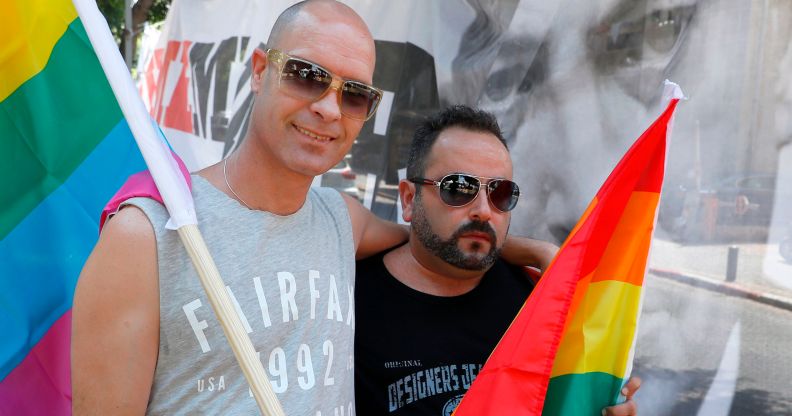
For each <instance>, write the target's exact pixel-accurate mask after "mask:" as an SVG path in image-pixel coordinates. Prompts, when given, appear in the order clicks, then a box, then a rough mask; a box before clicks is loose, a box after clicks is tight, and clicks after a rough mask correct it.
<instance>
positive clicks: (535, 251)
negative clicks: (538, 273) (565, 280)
mask: <svg viewBox="0 0 792 416" xmlns="http://www.w3.org/2000/svg"><path fill="white" fill-rule="evenodd" d="M557 251H558V246H556V245H555V244H553V243H549V242H547V241H541V240H534V239H531V238H527V237H517V236H514V235H511V234H510V235H508V236H507V237H506V242H505V243H504V244H503V251H501V258H503V259H504V260H506V261H507V262H508V263H511V264H513V265H515V266H532V267H536V268H539V269H540V270H542V271H545V270H547V267H548V266H550V262H551V261H553V257H555V254H556V252H557Z"/></svg>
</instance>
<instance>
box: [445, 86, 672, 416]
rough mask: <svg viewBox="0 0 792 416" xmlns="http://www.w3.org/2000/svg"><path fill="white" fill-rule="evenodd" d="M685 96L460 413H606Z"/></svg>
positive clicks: (623, 360) (632, 326)
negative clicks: (673, 125)
mask: <svg viewBox="0 0 792 416" xmlns="http://www.w3.org/2000/svg"><path fill="white" fill-rule="evenodd" d="M678 101H679V100H678V99H674V100H672V101H671V103H670V104H669V105H668V108H667V109H666V110H665V112H664V113H663V114H662V115H661V116H660V117H659V118H658V119H657V121H655V122H654V124H652V126H651V127H650V128H649V129H648V130H647V131H646V132H644V134H643V135H642V136H641V137H640V138H638V140H637V141H636V142H635V144H633V146H632V147H631V148H630V149H629V150H628V151H627V153H626V154H625V155H624V157H623V158H622V160H621V161H620V162H619V164H618V165H617V166H616V168H615V169H614V170H613V172H612V173H611V174H610V176H609V177H608V179H607V180H606V181H605V183H604V184H603V186H602V188H600V190H599V192H597V195H596V197H595V198H594V200H593V201H592V202H591V203H590V204H589V206H588V208H587V209H586V211H585V212H584V214H583V216H582V218H581V219H580V220H579V221H578V223H577V225H576V226H575V228H574V229H573V230H572V232H571V233H570V235H569V238H568V239H567V241H566V242H565V243H564V244H563V246H562V247H561V249H560V250H559V252H558V254H557V255H556V258H555V259H554V260H553V263H552V264H551V265H550V267H549V268H548V270H547V272H546V273H545V275H544V276H543V277H542V279H541V280H540V282H539V285H537V287H536V289H535V290H534V293H533V294H531V296H530V297H529V299H528V301H526V304H525V305H524V306H523V308H522V310H521V311H520V313H519V314H518V316H517V317H516V318H515V320H514V322H513V323H512V325H511V326H510V328H509V330H508V331H507V332H506V334H505V335H504V336H503V338H502V339H501V341H500V343H499V344H498V346H497V347H496V349H495V351H493V353H492V355H491V356H490V358H489V360H488V361H487V363H486V364H485V366H484V368H483V369H482V371H481V372H480V373H479V375H478V377H477V378H476V380H475V382H474V383H473V385H472V386H471V388H470V390H469V391H468V393H467V394H466V395H465V397H464V399H463V400H462V403H460V405H459V407H458V408H457V410H456V412H455V413H454V414H455V415H458V416H459V415H462V416H465V415H501V414H510V415H539V414H544V415H570V416H571V415H575V416H577V415H599V414H601V413H600V412H601V411H602V408H603V407H606V406H610V405H613V404H615V403H616V401H617V398H618V395H619V391H620V390H621V387H622V385H623V383H624V381H625V378H626V377H628V376H629V373H630V370H631V365H632V364H631V363H632V355H633V351H634V345H635V337H636V328H637V320H638V316H639V313H640V306H641V294H642V291H641V289H642V285H643V279H644V275H645V273H646V262H647V257H648V253H649V246H650V243H651V239H652V233H653V230H654V226H655V215H656V212H657V204H658V202H659V198H660V189H661V187H662V184H663V175H664V171H665V153H666V136H667V131H668V125H669V122H670V120H671V118H672V116H673V113H674V110H675V109H676V105H677V102H678Z"/></svg>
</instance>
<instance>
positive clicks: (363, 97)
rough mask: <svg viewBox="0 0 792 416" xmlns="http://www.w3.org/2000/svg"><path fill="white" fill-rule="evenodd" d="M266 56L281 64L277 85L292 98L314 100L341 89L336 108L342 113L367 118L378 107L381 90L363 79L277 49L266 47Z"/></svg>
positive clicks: (356, 118) (359, 118) (353, 117)
mask: <svg viewBox="0 0 792 416" xmlns="http://www.w3.org/2000/svg"><path fill="white" fill-rule="evenodd" d="M267 59H269V60H270V61H272V62H274V63H275V65H277V66H278V67H279V68H280V77H279V78H278V86H279V87H280V89H281V90H282V91H284V92H285V93H287V94H288V95H291V96H293V97H295V98H300V99H303V100H309V101H312V102H313V101H317V100H319V99H320V98H322V97H323V96H324V95H325V94H326V93H327V91H329V90H330V89H331V88H333V89H335V90H336V91H339V92H341V94H337V96H338V108H340V109H341V114H343V115H345V116H347V117H349V118H351V119H355V120H363V121H365V120H368V119H369V118H371V116H372V115H374V112H375V111H377V106H378V105H379V103H380V100H381V99H382V91H381V90H379V89H377V88H375V87H372V86H371V85H366V84H364V83H362V82H358V81H352V80H348V79H339V78H337V77H335V76H334V75H333V74H332V73H331V72H330V71H328V70H326V69H324V68H322V67H321V66H319V65H317V64H315V63H313V62H311V61H306V60H305V59H301V58H296V57H294V56H291V55H288V54H287V53H285V52H282V51H279V50H277V49H267Z"/></svg>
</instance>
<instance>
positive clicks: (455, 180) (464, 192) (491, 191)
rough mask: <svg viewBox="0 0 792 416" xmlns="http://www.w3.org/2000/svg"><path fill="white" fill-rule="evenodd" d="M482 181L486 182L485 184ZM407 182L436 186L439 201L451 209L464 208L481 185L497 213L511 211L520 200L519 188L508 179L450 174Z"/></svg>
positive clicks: (475, 195) (412, 179) (411, 179)
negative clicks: (485, 188)
mask: <svg viewBox="0 0 792 416" xmlns="http://www.w3.org/2000/svg"><path fill="white" fill-rule="evenodd" d="M483 180H487V182H484V181H483ZM409 181H410V182H412V183H414V184H416V185H434V186H436V187H437V189H438V191H439V192H440V199H441V200H442V201H443V202H444V203H445V204H446V205H448V206H452V207H464V206H465V205H467V204H469V203H471V202H473V200H474V199H476V197H477V196H478V193H479V190H480V189H481V186H482V185H485V186H486V187H487V197H488V198H489V201H490V203H491V204H492V206H493V207H495V209H497V210H498V211H501V212H507V211H511V210H512V209H514V207H515V206H516V205H517V200H518V199H519V198H520V188H519V187H518V186H517V184H516V183H514V182H512V181H510V180H508V179H498V178H487V177H484V176H474V175H468V174H465V173H452V174H449V175H446V176H443V177H442V178H440V180H439V181H433V180H431V179H426V178H410V179H409Z"/></svg>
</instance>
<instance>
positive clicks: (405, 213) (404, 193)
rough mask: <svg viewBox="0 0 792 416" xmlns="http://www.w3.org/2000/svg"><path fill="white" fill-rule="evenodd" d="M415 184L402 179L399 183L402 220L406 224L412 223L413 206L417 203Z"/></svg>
mask: <svg viewBox="0 0 792 416" xmlns="http://www.w3.org/2000/svg"><path fill="white" fill-rule="evenodd" d="M415 192H416V188H415V184H414V183H412V182H410V181H408V180H407V179H402V180H400V181H399V199H400V200H401V204H402V219H403V220H404V222H410V221H412V215H413V204H414V203H415Z"/></svg>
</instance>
